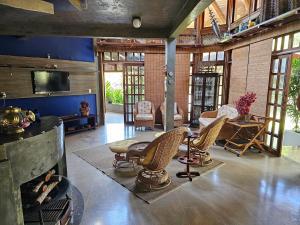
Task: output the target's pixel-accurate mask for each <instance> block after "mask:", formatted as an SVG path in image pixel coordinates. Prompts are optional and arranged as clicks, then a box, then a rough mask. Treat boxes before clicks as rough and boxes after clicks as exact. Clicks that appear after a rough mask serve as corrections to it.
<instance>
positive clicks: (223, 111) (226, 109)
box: [217, 105, 239, 119]
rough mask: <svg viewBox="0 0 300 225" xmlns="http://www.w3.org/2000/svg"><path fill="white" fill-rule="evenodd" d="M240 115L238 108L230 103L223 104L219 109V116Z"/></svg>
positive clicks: (230, 116) (232, 117)
mask: <svg viewBox="0 0 300 225" xmlns="http://www.w3.org/2000/svg"><path fill="white" fill-rule="evenodd" d="M238 115H239V113H238V111H237V110H236V108H234V107H232V106H229V105H222V106H221V108H219V109H218V114H217V117H221V116H226V117H227V118H229V119H234V118H236V117H237V116H238Z"/></svg>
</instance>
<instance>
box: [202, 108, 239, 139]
mask: <svg viewBox="0 0 300 225" xmlns="http://www.w3.org/2000/svg"><path fill="white" fill-rule="evenodd" d="M220 116H226V117H227V118H228V119H230V120H234V119H237V117H238V112H237V110H236V109H235V108H234V107H233V106H231V105H223V106H222V107H221V108H219V109H218V110H215V111H206V112H203V113H201V116H200V118H199V123H200V129H202V128H203V127H206V126H208V125H209V124H210V123H212V122H214V121H215V120H216V119H217V118H218V117H220ZM235 132H236V129H235V127H234V126H232V125H230V124H228V123H225V124H224V126H223V127H222V129H221V130H220V133H219V135H218V137H217V140H225V139H229V138H230V137H231V136H232V135H233V134H234V133H235Z"/></svg>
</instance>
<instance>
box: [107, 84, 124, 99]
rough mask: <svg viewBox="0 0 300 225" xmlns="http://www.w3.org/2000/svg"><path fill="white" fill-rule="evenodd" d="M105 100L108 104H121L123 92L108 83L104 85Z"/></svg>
mask: <svg viewBox="0 0 300 225" xmlns="http://www.w3.org/2000/svg"><path fill="white" fill-rule="evenodd" d="M105 99H106V101H107V102H108V103H113V104H123V90H122V89H121V88H115V89H114V88H113V87H112V86H111V84H110V82H109V81H106V83H105Z"/></svg>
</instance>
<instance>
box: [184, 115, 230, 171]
mask: <svg viewBox="0 0 300 225" xmlns="http://www.w3.org/2000/svg"><path fill="white" fill-rule="evenodd" d="M227 119H228V118H226V116H222V117H219V118H218V119H216V120H215V121H214V122H212V123H211V124H209V125H208V126H207V127H204V128H203V129H202V130H201V131H200V133H199V135H198V137H197V138H195V139H192V140H191V141H190V148H191V152H192V154H193V156H194V157H196V158H198V160H197V162H198V163H197V164H196V165H197V166H208V165H210V164H211V163H212V162H213V160H212V159H211V157H210V154H209V152H208V150H209V149H210V147H211V146H212V145H213V144H214V143H215V141H216V138H217V137H218V135H219V132H220V130H221V129H222V127H223V125H224V123H225V122H226V120H227ZM183 144H187V140H184V142H183Z"/></svg>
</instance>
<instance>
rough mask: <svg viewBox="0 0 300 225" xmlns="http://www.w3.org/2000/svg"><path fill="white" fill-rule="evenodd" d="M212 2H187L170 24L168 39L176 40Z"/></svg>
mask: <svg viewBox="0 0 300 225" xmlns="http://www.w3.org/2000/svg"><path fill="white" fill-rule="evenodd" d="M213 1H214V0H200V1H199V0H187V1H186V4H185V5H184V6H183V8H182V9H181V11H180V12H179V13H178V14H177V16H176V17H175V19H174V21H173V23H172V27H171V29H170V33H169V37H170V38H176V37H177V36H179V35H180V34H181V33H182V32H183V31H184V30H185V29H186V27H187V26H188V25H189V24H190V23H191V22H193V21H194V20H195V19H196V18H197V16H198V15H199V14H200V13H202V12H203V11H204V10H205V9H206V8H207V7H208V6H209V5H210V4H211V3H212V2H213Z"/></svg>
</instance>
